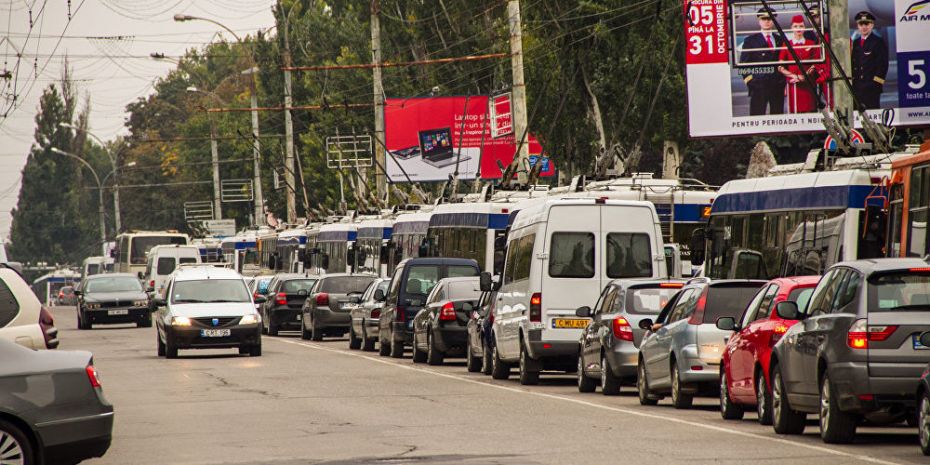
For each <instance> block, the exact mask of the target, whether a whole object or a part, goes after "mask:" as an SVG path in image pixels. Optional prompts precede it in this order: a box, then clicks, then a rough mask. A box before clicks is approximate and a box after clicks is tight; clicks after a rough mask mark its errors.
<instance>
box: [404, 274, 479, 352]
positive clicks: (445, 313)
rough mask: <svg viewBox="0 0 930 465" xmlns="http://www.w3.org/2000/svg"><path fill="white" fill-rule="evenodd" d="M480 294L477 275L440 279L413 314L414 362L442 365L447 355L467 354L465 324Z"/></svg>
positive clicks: (476, 304)
mask: <svg viewBox="0 0 930 465" xmlns="http://www.w3.org/2000/svg"><path fill="white" fill-rule="evenodd" d="M480 297H481V289H480V288H479V287H478V277H477V276H473V277H466V278H445V279H441V280H439V282H438V283H436V286H435V287H434V288H433V290H432V292H430V294H429V297H427V298H426V306H425V307H423V308H422V309H420V311H419V312H417V315H416V316H415V317H413V363H423V362H426V363H428V364H430V365H442V362H443V359H445V357H447V356H464V355H465V347H466V346H467V342H468V340H467V339H468V331H467V330H466V327H465V326H466V325H467V324H468V318H469V315H470V314H471V311H472V310H473V309H474V308H476V307H477V306H478V299H479V298H480Z"/></svg>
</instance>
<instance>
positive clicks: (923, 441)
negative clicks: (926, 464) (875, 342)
mask: <svg viewBox="0 0 930 465" xmlns="http://www.w3.org/2000/svg"><path fill="white" fill-rule="evenodd" d="M920 344H921V345H923V346H925V347H930V331H927V332H925V333H923V334H921V335H920ZM917 435H918V436H919V437H920V451H921V452H923V453H924V455H930V364H928V365H927V366H926V367H925V368H924V374H923V375H922V376H921V377H920V384H919V385H918V387H917Z"/></svg>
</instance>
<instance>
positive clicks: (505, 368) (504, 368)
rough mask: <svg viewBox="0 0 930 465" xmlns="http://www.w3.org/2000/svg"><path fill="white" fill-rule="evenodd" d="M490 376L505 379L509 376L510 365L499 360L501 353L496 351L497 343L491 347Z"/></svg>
mask: <svg viewBox="0 0 930 465" xmlns="http://www.w3.org/2000/svg"><path fill="white" fill-rule="evenodd" d="M491 377H492V378H494V379H507V378H509V377H510V365H507V364H506V363H504V361H503V360H501V354H500V353H498V352H497V344H494V348H493V349H491Z"/></svg>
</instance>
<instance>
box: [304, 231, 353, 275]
mask: <svg viewBox="0 0 930 465" xmlns="http://www.w3.org/2000/svg"><path fill="white" fill-rule="evenodd" d="M357 237H358V224H357V223H329V224H324V225H321V226H320V227H319V229H316V228H311V229H310V230H309V231H308V232H307V250H308V251H309V263H310V265H309V267H308V268H306V271H309V272H310V273H312V274H320V275H322V274H326V273H352V272H355V271H356V269H357V267H358V264H357V263H356V260H355V258H356V257H355V241H356V238H357Z"/></svg>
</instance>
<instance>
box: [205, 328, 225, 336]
mask: <svg viewBox="0 0 930 465" xmlns="http://www.w3.org/2000/svg"><path fill="white" fill-rule="evenodd" d="M229 335H230V332H229V330H228V329H201V330H200V336H201V337H224V336H229Z"/></svg>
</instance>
